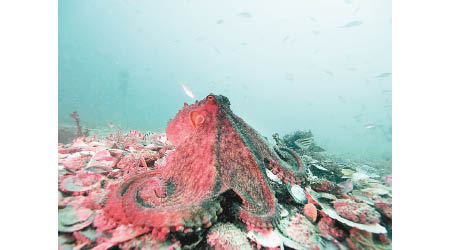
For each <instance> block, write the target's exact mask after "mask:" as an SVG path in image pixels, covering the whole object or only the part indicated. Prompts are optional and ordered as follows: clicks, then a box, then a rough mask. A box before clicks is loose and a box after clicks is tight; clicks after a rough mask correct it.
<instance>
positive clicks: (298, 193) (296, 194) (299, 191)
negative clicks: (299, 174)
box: [288, 185, 308, 204]
mask: <svg viewBox="0 0 450 250" xmlns="http://www.w3.org/2000/svg"><path fill="white" fill-rule="evenodd" d="M288 191H289V193H290V194H291V196H292V198H293V199H294V201H295V202H297V203H300V204H306V202H307V201H308V200H307V199H306V194H305V191H303V188H301V187H300V186H299V185H288Z"/></svg>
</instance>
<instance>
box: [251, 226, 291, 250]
mask: <svg viewBox="0 0 450 250" xmlns="http://www.w3.org/2000/svg"><path fill="white" fill-rule="evenodd" d="M247 238H249V239H250V240H252V241H254V242H256V243H257V244H258V245H259V246H263V247H268V248H274V247H279V246H281V245H282V244H283V241H282V240H281V237H280V235H279V234H278V233H277V232H275V231H273V230H270V231H267V232H264V233H261V232H257V231H255V230H251V231H249V232H248V233H247Z"/></svg>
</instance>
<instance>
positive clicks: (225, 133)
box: [219, 119, 277, 228]
mask: <svg viewBox="0 0 450 250" xmlns="http://www.w3.org/2000/svg"><path fill="white" fill-rule="evenodd" d="M220 134H221V135H220V143H219V145H220V149H219V152H220V157H219V166H220V171H221V176H222V182H223V189H224V188H225V187H226V188H229V189H232V190H233V191H234V192H235V193H236V194H238V195H239V196H240V198H241V199H242V205H241V206H240V207H239V208H238V212H239V215H240V217H241V219H242V220H243V221H244V222H245V223H246V224H250V225H252V226H256V227H258V228H271V227H272V225H274V224H275V223H276V221H277V211H276V209H277V202H276V199H275V195H274V193H273V192H272V190H271V189H270V187H269V185H268V182H267V179H266V176H265V172H264V162H263V161H262V160H261V159H260V158H259V156H258V153H257V152H256V151H255V150H253V147H252V145H251V142H250V141H249V140H248V138H247V137H246V136H244V135H242V133H240V131H238V130H236V129H235V126H233V125H232V123H231V122H230V119H224V120H223V121H222V126H221V132H220Z"/></svg>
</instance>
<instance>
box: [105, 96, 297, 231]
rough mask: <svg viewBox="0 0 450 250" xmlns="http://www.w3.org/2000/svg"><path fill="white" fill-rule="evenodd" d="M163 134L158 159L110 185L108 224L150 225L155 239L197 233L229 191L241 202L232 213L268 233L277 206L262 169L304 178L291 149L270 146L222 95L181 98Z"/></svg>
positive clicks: (218, 210)
mask: <svg viewBox="0 0 450 250" xmlns="http://www.w3.org/2000/svg"><path fill="white" fill-rule="evenodd" d="M166 135H167V139H168V140H169V141H170V143H172V144H173V145H174V146H175V148H176V149H175V150H173V151H170V152H167V153H166V156H165V158H164V160H163V162H162V163H159V164H155V167H154V168H153V169H150V170H148V171H146V172H144V173H140V174H137V175H135V176H131V177H129V178H127V179H124V180H123V181H122V182H119V183H117V184H115V185H113V186H112V187H111V189H110V192H109V194H108V199H107V201H106V203H105V207H104V209H103V211H104V213H105V214H107V215H108V216H109V217H110V218H113V219H114V220H115V221H116V222H119V223H121V224H125V225H132V226H134V227H138V228H141V229H146V230H149V231H150V230H153V232H152V234H153V233H155V232H156V235H162V236H163V237H162V238H164V237H165V235H167V234H168V233H169V232H170V231H172V232H173V231H181V232H184V233H189V232H193V231H199V230H201V229H202V228H208V227H210V226H211V225H212V224H213V223H214V222H215V221H216V220H217V215H218V214H220V213H221V212H222V207H221V205H220V201H221V199H222V197H221V196H222V194H224V193H225V192H229V191H231V192H234V193H235V194H236V195H237V196H239V197H240V199H241V201H242V202H240V203H238V204H234V208H235V209H236V210H234V211H235V212H236V214H237V215H238V216H239V218H240V219H241V220H242V221H243V222H244V223H246V224H247V226H250V227H252V228H256V229H261V230H269V229H272V228H273V227H274V226H275V225H276V223H277V222H278V221H279V209H280V208H279V205H278V203H277V199H276V198H275V194H274V190H273V189H272V188H271V184H270V183H269V179H268V176H267V174H266V169H268V170H270V171H271V172H272V173H274V174H276V175H277V176H278V177H279V178H280V179H281V180H282V181H284V183H289V184H298V185H299V184H302V183H304V181H305V179H304V178H303V175H304V167H303V164H302V162H301V160H300V158H299V157H298V156H297V155H296V154H295V152H293V151H292V150H289V149H286V148H272V147H270V146H269V144H268V142H267V141H266V139H265V138H264V137H263V136H261V135H260V134H259V133H258V132H257V131H256V130H255V129H253V128H252V127H250V126H249V125H248V124H247V123H245V122H244V120H242V119H241V118H239V117H238V116H236V115H235V114H234V113H233V112H232V111H231V108H230V102H229V100H228V98H227V97H225V96H222V95H214V94H210V95H208V96H207V97H206V98H205V99H203V100H201V101H196V102H195V103H194V104H192V105H187V104H186V103H185V104H184V107H183V108H182V109H181V110H180V111H178V113H177V114H176V116H175V117H174V118H173V119H171V120H170V122H169V124H168V126H167V128H166ZM280 151H286V152H288V153H290V154H291V155H292V156H293V158H295V162H296V166H291V165H290V164H287V162H285V160H283V156H282V154H281V152H280ZM160 238H161V237H160Z"/></svg>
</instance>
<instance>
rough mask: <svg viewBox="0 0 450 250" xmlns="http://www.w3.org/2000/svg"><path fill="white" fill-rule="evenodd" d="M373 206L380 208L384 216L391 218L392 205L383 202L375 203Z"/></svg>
mask: <svg viewBox="0 0 450 250" xmlns="http://www.w3.org/2000/svg"><path fill="white" fill-rule="evenodd" d="M375 206H376V207H377V208H379V209H380V210H381V212H382V213H383V215H384V216H386V217H387V218H389V219H391V220H392V205H391V204H388V203H384V202H378V203H375Z"/></svg>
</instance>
